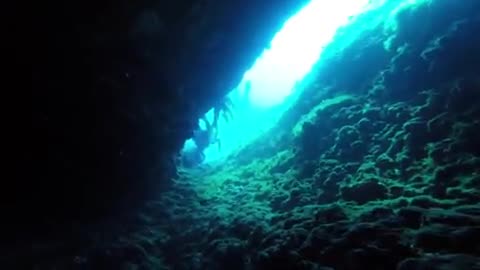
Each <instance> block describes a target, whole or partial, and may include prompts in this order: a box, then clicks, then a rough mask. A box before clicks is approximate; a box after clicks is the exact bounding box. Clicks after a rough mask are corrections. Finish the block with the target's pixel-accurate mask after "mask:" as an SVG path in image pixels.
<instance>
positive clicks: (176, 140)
mask: <svg viewBox="0 0 480 270" xmlns="http://www.w3.org/2000/svg"><path fill="white" fill-rule="evenodd" d="M304 2H305V1H301V0H291V1H282V2H281V3H278V2H273V1H216V0H209V1H195V0H188V1H187V0H182V1H167V0H165V1H163V0H158V1H149V0H142V1H133V2H131V1H120V2H118V1H88V0H87V1H73V2H72V1H70V2H65V1H50V2H49V3H40V2H38V3H35V4H32V5H31V6H29V8H28V9H25V7H22V8H20V7H18V9H15V8H13V9H12V10H13V11H15V10H17V11H19V13H18V14H15V15H14V16H12V17H15V18H12V19H11V21H10V22H9V24H8V27H11V28H10V29H11V30H12V31H11V32H13V33H12V34H13V35H12V37H11V39H9V40H8V41H7V44H8V45H9V46H11V47H9V48H10V51H11V52H15V53H16V54H15V59H14V62H15V66H14V67H15V68H17V67H18V68H19V70H18V71H21V72H22V73H18V78H17V77H15V78H12V79H13V80H14V85H17V86H18V85H19V84H21V82H22V81H23V82H24V81H26V80H25V79H26V78H25V77H28V79H30V75H29V74H31V85H30V84H29V85H28V87H29V88H30V89H31V91H30V97H29V99H28V100H31V101H32V104H31V106H30V105H29V106H30V107H31V115H30V114H29V115H28V116H27V117H28V119H26V120H21V119H20V118H19V119H18V121H16V123H15V124H14V126H15V127H12V129H13V130H21V132H17V133H18V135H17V136H15V137H16V138H13V139H14V141H15V146H14V148H15V149H14V151H13V152H15V153H14V154H12V155H13V157H14V159H15V160H14V161H15V163H16V164H17V166H16V167H15V169H14V177H15V178H14V179H10V180H8V182H9V183H10V184H9V185H8V187H7V188H5V189H2V202H3V203H2V210H4V211H2V212H3V213H5V214H6V215H7V216H8V217H9V218H6V219H4V220H6V221H7V223H8V224H4V225H11V227H17V226H19V225H25V226H27V227H28V226H30V225H32V227H35V228H38V226H39V225H40V224H43V225H45V226H47V227H50V226H51V225H52V224H58V223H64V222H67V223H68V222H69V221H71V220H78V219H86V220H91V219H96V218H97V217H103V216H106V215H107V216H108V215H111V214H113V215H116V213H117V212H122V213H123V212H125V211H127V210H128V208H130V207H132V206H136V205H138V204H142V203H143V202H144V201H145V199H147V198H148V197H149V195H150V194H149V191H154V192H155V194H156V193H157V191H158V190H161V189H162V188H164V187H165V186H168V184H169V182H170V180H169V179H170V178H171V177H172V176H174V175H175V167H174V164H173V160H174V155H175V154H176V153H177V152H178V150H179V148H180V147H181V145H182V144H183V142H184V141H185V139H186V138H188V137H189V136H190V134H191V132H192V129H193V128H194V127H195V125H196V119H198V117H199V116H200V115H202V114H203V113H204V112H206V111H207V110H208V109H209V108H211V107H212V106H213V105H215V103H216V102H217V100H219V99H221V98H222V97H223V95H224V94H225V93H226V92H228V91H229V90H230V89H232V88H233V87H234V86H236V84H237V83H238V82H239V80H240V79H241V76H242V75H243V73H244V71H245V70H246V69H248V67H249V66H250V65H252V64H253V61H254V60H255V58H256V57H257V56H258V55H259V54H260V52H261V51H262V50H263V48H264V47H265V46H267V45H268V43H269V41H270V40H271V38H272V37H273V35H274V34H275V32H276V31H277V30H278V29H279V28H280V27H281V25H282V23H283V22H284V21H285V20H286V19H287V18H288V17H289V16H290V15H291V14H292V13H293V12H295V10H297V9H298V8H299V7H300V6H301V5H302V4H303V3H304ZM20 11H22V12H20ZM22 18H23V19H22ZM21 85H23V84H21ZM18 88H19V89H20V87H18ZM18 94H19V95H22V99H20V98H19V99H18V100H19V102H24V101H22V100H25V97H24V96H23V94H24V93H23V92H22V93H21V91H18ZM14 95H15V96H16V95H17V92H15V93H14ZM18 106H20V104H18ZM14 116H16V115H14ZM22 119H23V118H22ZM24 121H28V122H27V123H31V129H30V128H25V124H20V123H19V122H22V123H23V122H24ZM29 127H30V126H29ZM30 165H31V166H30Z"/></svg>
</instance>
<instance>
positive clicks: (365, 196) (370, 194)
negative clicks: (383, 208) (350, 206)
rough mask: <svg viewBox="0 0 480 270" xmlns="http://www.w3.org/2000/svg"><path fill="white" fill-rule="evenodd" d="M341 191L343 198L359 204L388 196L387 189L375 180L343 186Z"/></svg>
mask: <svg viewBox="0 0 480 270" xmlns="http://www.w3.org/2000/svg"><path fill="white" fill-rule="evenodd" d="M341 192H342V198H343V199H344V200H346V201H355V202H357V203H359V204H364V203H367V202H370V201H375V200H381V199H385V198H387V196H388V189H387V188H386V187H385V186H384V185H382V184H380V183H378V182H376V181H369V182H362V183H358V184H354V185H352V186H347V187H343V188H342V189H341Z"/></svg>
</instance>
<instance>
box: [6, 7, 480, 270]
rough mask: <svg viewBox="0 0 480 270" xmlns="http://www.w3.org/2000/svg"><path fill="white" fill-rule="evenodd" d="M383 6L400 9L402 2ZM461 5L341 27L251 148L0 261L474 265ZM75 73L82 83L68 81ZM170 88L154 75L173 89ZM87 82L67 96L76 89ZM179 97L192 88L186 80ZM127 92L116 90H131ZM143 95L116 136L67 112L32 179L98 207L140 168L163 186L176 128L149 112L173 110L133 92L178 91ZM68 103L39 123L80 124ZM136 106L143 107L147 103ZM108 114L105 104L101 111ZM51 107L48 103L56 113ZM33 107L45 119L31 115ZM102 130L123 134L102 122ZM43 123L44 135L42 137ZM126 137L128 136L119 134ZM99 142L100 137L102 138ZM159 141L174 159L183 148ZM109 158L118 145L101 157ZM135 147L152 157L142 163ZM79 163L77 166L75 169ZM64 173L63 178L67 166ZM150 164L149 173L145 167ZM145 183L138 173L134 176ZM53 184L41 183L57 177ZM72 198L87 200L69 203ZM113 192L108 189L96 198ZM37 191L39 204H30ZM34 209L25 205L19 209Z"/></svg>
mask: <svg viewBox="0 0 480 270" xmlns="http://www.w3.org/2000/svg"><path fill="white" fill-rule="evenodd" d="M391 3H393V4H391V5H395V3H396V4H398V1H392V2H391ZM462 3H463V4H462V5H459V4H458V3H457V2H456V1H447V0H445V1H441V0H438V1H425V2H424V4H421V5H418V6H408V5H406V6H403V8H398V9H396V12H395V13H388V14H392V16H391V17H389V18H388V20H385V21H383V20H382V23H381V24H378V25H377V26H376V27H366V28H362V26H363V23H365V22H366V21H368V23H370V22H371V19H374V18H375V14H370V15H368V16H367V15H366V16H364V17H362V18H363V19H359V20H358V21H357V22H356V24H354V25H352V26H350V27H347V28H345V29H342V31H341V32H339V33H338V36H337V39H336V40H337V41H342V40H347V38H346V37H347V36H348V35H349V34H351V33H354V32H357V33H358V32H359V29H368V30H367V31H365V32H364V33H363V34H362V35H360V36H358V38H357V39H353V40H352V41H351V42H350V43H349V44H348V46H345V47H342V46H341V45H342V44H333V45H332V46H330V47H328V48H326V52H325V53H326V55H327V56H329V57H326V58H325V60H324V61H322V62H321V63H319V64H318V66H317V67H316V68H315V71H314V72H313V73H312V74H311V75H310V76H311V77H310V78H309V80H310V82H309V83H308V85H306V88H305V90H304V92H303V94H302V97H300V100H301V101H304V102H299V103H298V104H296V105H294V106H293V107H292V108H291V110H290V111H289V112H287V113H286V114H285V115H284V117H283V118H282V119H281V120H280V122H279V124H278V126H276V127H275V128H274V129H273V130H271V131H270V132H268V133H266V134H265V135H264V136H262V137H261V138H259V139H258V140H257V141H255V142H254V143H253V144H251V145H248V146H246V147H245V148H243V149H241V150H239V151H238V152H237V153H234V154H232V156H231V157H230V158H229V159H228V160H226V161H225V162H224V163H223V164H221V165H220V166H218V167H208V166H206V167H200V168H197V169H195V170H182V169H180V170H179V171H178V175H177V176H176V177H174V178H173V179H172V182H171V183H170V185H169V187H168V188H165V189H164V192H162V193H161V195H159V196H157V197H156V198H152V199H151V200H148V202H147V203H145V204H144V205H143V206H142V207H141V211H137V212H135V213H134V214H129V215H127V214H126V215H124V216H123V217H119V216H115V217H113V216H112V217H111V219H109V220H107V221H104V222H102V223H96V224H95V225H93V224H92V225H90V226H87V225H86V224H85V223H74V224H75V225H74V226H63V227H62V228H63V230H62V231H56V232H55V234H51V235H49V234H47V233H45V231H44V230H43V231H42V233H44V236H45V239H36V240H35V241H31V242H29V243H28V245H21V241H18V242H17V243H16V244H15V245H13V244H12V245H9V246H8V249H5V252H3V254H2V255H3V257H0V259H1V261H0V262H1V263H2V266H5V269H22V268H25V269H180V270H182V269H311V270H313V269H316V270H332V269H333V270H364V269H365V270H366V269H397V270H407V269H408V270H410V269H412V270H415V269H418V270H421V269H430V270H432V269H434V270H445V269H458V270H463V269H465V270H467V269H479V267H480V259H479V258H480V245H479V242H478V239H480V205H479V200H480V192H479V190H480V186H479V185H480V182H479V179H480V169H479V168H480V145H479V140H477V136H478V135H477V134H478V131H479V127H480V123H479V119H480V103H479V100H480V91H479V89H480V75H479V70H480V66H479V63H480V52H479V51H478V48H480V38H479V36H478V35H477V33H478V30H479V26H480V15H479V10H480V2H479V1H476V0H465V1H463V2H462ZM387 8H388V7H387ZM390 8H391V6H390ZM377 15H378V14H377ZM369 16H373V17H369ZM383 22H385V24H383ZM369 25H370V26H371V24H369ZM339 48H340V49H339ZM180 66H181V65H180ZM176 72H177V71H175V73H176ZM64 73H68V72H67V71H66V70H64ZM68 74H70V73H68ZM77 74H82V73H75V74H70V75H71V76H73V77H76V76H77ZM83 74H84V73H83ZM95 74H97V73H96V72H95ZM178 74H181V73H178ZM222 76H224V75H222ZM62 78H63V77H62ZM65 78H69V77H68V76H67V77H65ZM70 78H71V77H70ZM147 78H148V76H147ZM151 78H154V76H152V77H151ZM155 78H158V77H155ZM168 79H169V77H165V78H164V80H165V81H168V82H170V81H169V80H168ZM127 81H128V80H127ZM57 82H62V80H61V81H57ZM63 82H66V81H63ZM140 82H141V83H145V84H146V85H148V83H150V82H151V81H149V80H147V79H145V80H143V79H142V80H139V81H135V80H134V83H133V85H135V86H136V85H137V83H138V84H140ZM81 85H82V84H73V87H74V89H77V90H78V89H79V88H78V87H80V86H81ZM120 85H123V84H120ZM172 85H173V86H172V87H177V86H178V85H176V84H172ZM132 87H133V86H132ZM184 87H185V89H189V88H188V87H187V84H185V85H184ZM128 89H130V88H128ZM128 89H126V90H125V91H127V93H132V92H128ZM131 89H133V88H131ZM135 89H137V88H135ZM140 89H141V88H140ZM146 89H147V90H148V91H147V90H145V91H147V92H143V91H139V92H135V93H136V94H135V95H133V96H134V97H137V98H139V99H135V98H132V99H129V101H130V100H131V102H132V103H129V102H127V105H131V106H133V107H132V108H145V109H146V112H144V111H142V110H140V111H141V112H142V113H145V115H143V114H142V116H141V117H140V116H139V115H136V114H135V115H134V116H129V115H128V114H127V115H126V116H125V117H126V119H130V118H128V117H134V118H133V119H136V120H131V122H130V121H119V123H121V124H119V125H120V126H118V125H114V123H115V122H112V123H110V122H109V121H107V120H112V119H117V118H115V117H113V116H112V118H108V117H107V118H103V117H98V116H95V117H94V115H91V117H92V119H100V120H104V121H103V122H102V121H100V120H98V121H100V122H90V121H86V122H82V121H80V120H81V119H88V118H82V117H80V115H77V117H78V118H75V119H76V120H77V121H73V122H67V123H68V125H67V124H64V125H61V126H62V127H65V128H64V129H61V130H62V131H63V133H60V134H62V136H60V135H59V134H58V133H54V134H52V137H45V139H51V142H52V143H54V142H55V141H54V140H53V139H52V138H58V140H60V139H63V141H62V140H60V142H64V144H59V145H57V146H53V147H52V149H49V151H47V152H43V153H48V154H49V155H52V158H49V159H44V161H43V162H41V163H39V164H37V166H38V167H37V169H38V171H39V172H42V173H44V174H39V175H48V173H50V176H52V177H56V178H53V179H64V180H65V178H62V176H71V178H69V179H73V180H71V181H72V182H62V183H63V185H61V187H62V188H64V189H65V192H66V193H65V194H62V196H70V195H72V194H89V196H90V195H91V196H92V197H91V198H93V199H92V201H91V202H88V203H87V205H90V206H91V205H92V204H96V205H97V206H98V207H100V206H102V205H103V204H99V203H105V202H108V201H110V200H111V199H114V198H120V197H122V196H120V195H121V194H125V193H122V192H119V191H121V190H122V189H124V190H132V191H133V192H132V194H133V195H136V194H140V193H138V192H136V191H137V189H139V188H140V187H145V185H142V184H141V183H148V182H143V181H142V180H138V182H136V183H138V184H139V185H140V186H132V185H130V183H132V182H130V181H132V179H152V178H148V173H151V174H153V175H155V176H156V178H155V179H157V180H158V179H159V178H158V175H159V173H164V174H165V176H164V177H167V176H168V175H169V173H167V172H168V166H165V164H168V163H159V164H157V163H156V161H158V160H163V158H161V156H162V155H165V156H168V155H167V154H168V153H170V152H168V151H167V150H165V149H167V148H163V146H162V145H163V143H162V142H165V141H162V140H161V139H159V138H162V139H163V140H166V141H168V140H167V139H166V138H170V137H168V136H166V134H167V133H165V132H167V130H169V131H171V132H173V133H174V132H175V131H174V130H172V129H163V128H162V127H166V124H165V123H174V122H175V121H174V120H172V119H175V118H174V117H173V116H172V117H165V118H164V119H162V120H158V121H159V123H164V124H163V125H159V126H157V125H155V124H154V122H155V121H157V120H154V119H157V118H156V117H155V116H156V115H162V114H161V113H159V114H152V112H151V111H149V109H150V110H154V109H158V110H161V109H165V110H166V106H167V105H164V106H160V107H156V106H153V104H155V102H156V100H157V99H155V98H152V97H155V95H153V96H149V95H143V96H142V95H141V94H142V93H154V94H156V95H159V96H158V100H160V101H161V100H165V97H166V96H165V95H166V93H173V92H162V91H158V92H157V91H153V90H152V89H149V88H146ZM121 91H123V90H121ZM149 91H151V92H149ZM185 91H189V90H185ZM212 91H213V90H212ZM62 93H63V92H62ZM74 93H76V92H75V91H74ZM78 93H81V94H82V95H80V96H81V97H84V96H83V94H85V95H86V93H90V94H92V95H93V94H95V93H97V92H78ZM101 93H104V92H101ZM175 93H178V92H175ZM318 93H321V94H318ZM137 95H138V96H137ZM60 96H62V95H60ZM100 96H101V97H103V98H106V97H109V96H103V95H100ZM55 97H57V96H55ZM62 97H64V98H67V97H70V98H69V99H66V101H70V102H71V103H61V104H70V105H71V106H72V107H64V108H68V109H69V110H66V111H67V112H71V114H63V115H56V114H54V115H56V116H57V117H54V118H53V119H52V120H48V119H49V118H47V120H44V121H46V123H49V122H48V121H53V122H50V123H51V124H53V123H63V122H62V121H66V119H67V118H68V119H72V118H70V116H72V115H73V116H75V114H73V112H76V110H74V108H79V107H82V106H86V105H85V104H89V103H79V104H77V107H75V106H74V105H75V104H76V103H75V102H76V101H77V100H82V99H75V98H72V96H71V95H64V96H62ZM114 97H115V95H113V97H109V98H108V99H105V100H109V101H111V100H112V98H114ZM140 97H142V98H143V99H141V98H140ZM55 100H57V99H55ZM114 100H115V99H114ZM174 100H176V99H174ZM179 100H182V99H179ZM200 100H202V99H200ZM42 101H43V102H45V101H46V100H42ZM122 101H123V102H126V101H127V100H125V99H119V100H118V102H119V103H109V102H106V103H98V104H97V103H91V104H90V106H93V108H95V109H97V110H98V111H96V112H105V111H109V112H111V113H112V114H113V112H116V111H115V110H117V109H118V110H120V111H121V109H123V108H124V107H123V106H119V107H116V106H115V105H118V104H123V103H122ZM135 102H138V103H135ZM145 102H146V104H147V106H146V107H143V106H144V105H145ZM199 102H200V103H199V104H208V102H206V101H199ZM204 102H205V103H204ZM160 103H161V102H160ZM41 104H43V103H38V104H37V105H38V106H39V108H43V107H42V106H40V105H41ZM59 104H60V103H59ZM104 104H110V105H112V104H113V105H112V106H110V107H105V106H100V105H104ZM134 104H137V105H138V106H140V107H135V106H134ZM161 104H166V103H161ZM174 104H177V103H174ZM58 106H59V107H53V108H62V106H65V105H62V106H60V105H58ZM198 106H199V108H200V107H202V106H203V105H198ZM205 106H206V105H205ZM46 108H52V107H46ZM127 108H129V107H127ZM173 108H174V112H176V113H180V112H181V111H182V112H183V113H184V114H188V113H187V112H186V110H185V108H186V107H185V106H184V107H177V106H176V105H175V106H173ZM175 108H176V109H175ZM197 110H198V111H197V112H198V113H199V112H200V111H201V110H200V109H197ZM62 111H63V110H62ZM87 111H88V110H87ZM94 111H95V110H94ZM193 111H195V110H193ZM38 112H39V114H38V115H42V114H40V112H42V111H41V110H39V111H38ZM81 112H85V110H82V111H81ZM149 113H150V114H149ZM191 113H192V115H193V114H194V113H193V112H191ZM109 115H110V114H100V116H109ZM113 115H117V114H113ZM118 115H120V114H118ZM174 115H177V116H178V115H182V114H174ZM47 116H49V115H48V114H47ZM60 116H62V117H60ZM63 116H65V118H63ZM40 119H41V118H38V121H40ZM182 119H187V118H182ZM61 120H62V121H61ZM180 122H181V121H180ZM37 123H40V122H37ZM93 123H95V124H97V123H98V124H99V125H93ZM100 123H101V124H100ZM177 123H178V122H177ZM108 124H111V125H113V127H116V128H120V129H116V128H113V127H110V128H105V127H107V125H108ZM130 124H131V125H133V126H129V125H130ZM79 125H80V126H79ZM124 125H125V126H124ZM136 125H138V126H136ZM172 125H173V124H172ZM190 125H191V124H190ZM47 126H48V125H47ZM185 126H188V125H187V124H185ZM42 127H43V126H42V125H38V128H39V130H42V129H41V128H42ZM67 127H70V128H71V129H69V128H67ZM80 127H83V128H80ZM85 127H90V129H87V128H85ZM92 127H98V130H97V129H92ZM132 127H136V128H132ZM154 127H155V128H156V127H158V128H159V130H158V133H148V132H146V133H144V132H143V130H146V131H151V130H152V129H154ZM47 130H48V129H47ZM126 130H128V131H129V132H126V133H125V132H120V131H126ZM141 130H142V132H140V131H141ZM180 130H183V129H180ZM186 130H188V128H185V130H184V131H185V134H186V133H187V132H186ZM76 131H82V132H84V133H81V134H82V135H85V136H86V135H89V134H104V135H105V137H101V138H102V139H101V140H98V141H97V140H91V141H89V140H87V142H91V143H92V144H91V145H90V146H91V147H92V148H88V147H85V145H89V144H79V145H77V144H75V142H76V140H75V139H76V138H82V136H78V134H76ZM87 131H88V132H87ZM93 131H95V132H93ZM97 131H98V132H100V133H96V132H97ZM114 131H119V132H118V133H116V132H114ZM69 132H72V133H69ZM92 132H93V133H92ZM177 132H180V131H178V130H177ZM39 134H40V135H39V136H38V137H36V138H38V139H41V138H43V137H42V136H46V135H47V134H50V133H39ZM68 134H70V135H71V136H66V135H68ZM72 134H74V135H72ZM115 134H120V135H121V137H115V136H114V135H115ZM146 134H148V135H146ZM54 135H55V137H53V136H54ZM120 135H119V136H120ZM127 135H128V136H127ZM85 136H83V137H85ZM125 136H127V137H125ZM156 136H160V137H156ZM162 136H165V137H162ZM184 136H187V135H184ZM85 138H90V137H88V136H86V137H85ZM93 138H98V137H93ZM116 138H117V139H118V138H121V140H116ZM125 138H128V139H129V140H127V142H136V144H127V145H128V146H130V147H131V148H129V147H127V148H115V147H117V146H118V147H121V146H123V144H122V143H123V142H124V140H123V139H125ZM146 138H148V140H147V139H146ZM175 138H176V137H175ZM105 142H108V143H106V144H101V143H105ZM168 142H170V143H169V145H171V146H172V148H171V149H172V150H171V151H172V152H173V150H175V148H176V147H178V145H177V146H176V147H175V144H173V143H171V141H168ZM96 143H98V144H96ZM117 143H118V144H117ZM179 143H180V139H179V142H177V144H179ZM66 145H69V146H72V145H73V146H76V147H77V148H75V149H78V151H77V152H78V153H80V155H79V157H78V158H80V160H86V161H88V162H83V163H75V162H74V163H72V164H73V165H71V164H70V165H69V163H68V162H66V161H68V160H69V159H68V158H65V156H62V154H64V153H70V151H67V152H64V151H58V150H57V149H60V150H61V149H63V148H62V146H63V147H65V146H66ZM152 145H153V147H152ZM114 146H115V147H114ZM147 146H148V147H147ZM91 149H96V151H98V152H94V153H97V155H94V156H93V157H94V158H92V156H91V155H89V154H90V153H91ZM105 149H111V150H112V151H106V152H104V151H103V150H105ZM118 149H122V151H125V152H124V156H122V155H119V156H118V157H117V158H113V159H112V158H111V156H110V154H111V155H113V153H115V151H116V150H118ZM155 149H164V151H156V150H155ZM114 150H115V151H114ZM82 151H83V152H82ZM129 151H132V152H129ZM142 151H143V152H142ZM139 153H142V155H146V156H148V157H149V158H146V159H144V158H141V159H140V158H139V157H141V155H140V154H139ZM102 154H103V155H105V156H102ZM157 155H160V157H158V156H157ZM54 157H56V158H54ZM67 157H71V156H68V155H67ZM142 157H143V156H142ZM124 159H125V160H124ZM139 159H140V160H139ZM165 159H167V157H165ZM40 160H41V159H40ZM103 160H109V161H112V163H111V164H108V166H107V165H105V164H103V166H104V167H102V166H99V165H102V163H98V164H97V163H96V162H98V161H103ZM147 160H148V161H150V163H149V162H146V161H147ZM47 161H48V162H55V163H54V164H49V163H47ZM74 161H78V159H77V160H74ZM62 162H63V163H62ZM135 164H137V165H135ZM46 165H49V166H46ZM80 165H83V166H85V167H82V169H80V167H79V166H80ZM127 165H128V166H127ZM45 166H46V167H45ZM68 166H73V167H72V168H73V169H72V170H68V169H67V168H70V167H68ZM89 166H92V167H89ZM95 166H99V167H95ZM147 167H148V168H156V169H155V170H147V171H145V170H143V169H145V168H147ZM50 168H58V170H48V169H50ZM109 168H114V170H108V169H109ZM67 172H68V173H67ZM91 172H103V173H101V174H98V175H99V176H102V177H104V178H98V177H97V178H85V177H86V176H88V175H89V173H91ZM138 172H142V174H138ZM54 173H55V174H54ZM95 175H97V174H95ZM139 175H142V176H143V177H144V178H136V177H138V176H139ZM114 176H115V177H114ZM160 178H161V177H160ZM98 179H100V180H98ZM165 179H167V178H165ZM47 180H48V179H47ZM47 180H44V179H41V181H47ZM41 181H40V182H34V183H36V185H35V186H36V187H38V188H39V191H41V192H46V191H47V190H48V188H49V187H52V186H51V185H46V186H42V185H40V183H42V182H41ZM52 181H53V182H48V181H47V182H46V183H57V182H56V181H57V180H52ZM83 181H85V182H83ZM95 181H98V182H95ZM72 183H75V184H79V185H76V186H75V185H71V184H72ZM162 183H165V182H162ZM111 184H112V185H111ZM73 188H75V189H79V190H84V191H85V193H76V192H71V193H69V192H68V190H69V189H73ZM89 188H92V189H91V190H90V189H89ZM110 188H113V191H115V192H113V193H112V194H104V193H108V191H110V190H109V189H110ZM56 190H58V189H55V191H56ZM91 191H93V192H91ZM90 192H91V193H90ZM102 192H104V193H102ZM40 194H44V193H40ZM45 194H48V195H50V196H51V197H47V199H50V200H51V202H52V204H53V203H54V202H59V201H60V200H58V197H55V195H56V194H57V193H55V192H53V191H52V192H50V193H45ZM57 196H60V195H58V194H57ZM40 197H41V196H40V195H38V194H35V195H34V198H35V199H37V200H38V199H39V198H40ZM132 197H135V196H132ZM82 198H83V197H82ZM47 201H48V200H47ZM66 201H67V202H69V201H72V200H66ZM115 201H117V200H115ZM120 201H121V200H120ZM130 201H135V200H129V201H128V202H130ZM31 204H34V201H33V202H31V203H29V204H25V205H31ZM40 205H44V204H40ZM71 206H72V205H69V204H66V205H65V209H68V211H67V212H70V213H72V216H75V211H80V212H81V211H82V209H85V210H84V211H86V210H87V209H91V208H88V207H87V208H82V207H80V208H71ZM75 206H79V205H75ZM32 207H33V206H32ZM38 209H40V208H38ZM47 209H50V208H47ZM57 209H58V208H57ZM29 217H30V216H29Z"/></svg>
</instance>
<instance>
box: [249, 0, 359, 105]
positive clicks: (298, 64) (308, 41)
mask: <svg viewBox="0 0 480 270" xmlns="http://www.w3.org/2000/svg"><path fill="white" fill-rule="evenodd" d="M367 4H368V0H312V1H311V2H310V3H309V4H308V5H306V6H305V7H304V8H303V9H302V10H300V11H299V12H298V13H297V14H295V15H294V16H293V17H292V18H290V19H289V20H288V21H287V22H286V23H285V25H284V26H283V28H282V29H281V30H280V31H279V32H278V33H277V34H276V35H275V37H274V39H273V40H272V42H271V46H270V49H268V50H265V51H264V53H263V54H262V55H261V56H260V58H258V60H257V62H256V63H255V65H254V66H253V67H252V68H251V69H250V70H249V71H248V72H247V73H246V76H245V77H246V79H247V80H251V86H252V88H251V93H250V99H251V102H252V103H253V104H254V105H257V106H262V107H270V106H274V105H277V104H280V103H281V102H282V101H283V100H284V99H285V98H286V97H287V96H288V95H289V94H290V93H291V91H292V89H293V86H294V84H295V83H296V82H297V81H299V80H301V79H303V77H304V76H305V75H306V74H307V73H308V72H309V71H310V69H311V68H312V66H313V64H315V62H317V61H318V59H319V57H320V54H321V52H322V49H323V48H324V47H325V46H326V45H327V44H328V43H330V42H331V41H332V39H333V37H334V35H335V32H336V31H337V29H338V28H339V27H341V26H343V25H346V24H347V23H348V21H349V18H350V17H351V16H353V15H356V14H359V13H361V12H362V10H363V8H364V7H365V6H366V5H367Z"/></svg>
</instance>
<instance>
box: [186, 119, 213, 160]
mask: <svg viewBox="0 0 480 270" xmlns="http://www.w3.org/2000/svg"><path fill="white" fill-rule="evenodd" d="M200 120H201V121H202V122H204V124H205V127H204V128H202V127H201V126H200V125H198V126H197V128H196V129H195V130H194V131H193V136H192V138H191V139H192V141H193V143H194V145H192V146H191V147H187V148H185V149H184V150H183V152H182V155H181V162H182V165H183V166H184V167H187V168H192V167H195V166H197V165H199V164H202V163H203V161H204V160H205V153H204V151H205V149H207V148H208V147H209V146H210V145H212V144H215V143H218V147H219V149H220V140H219V139H218V134H217V131H216V129H215V128H214V127H213V125H212V124H210V122H209V121H208V120H207V119H206V118H205V116H204V117H202V118H201V119H200Z"/></svg>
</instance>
